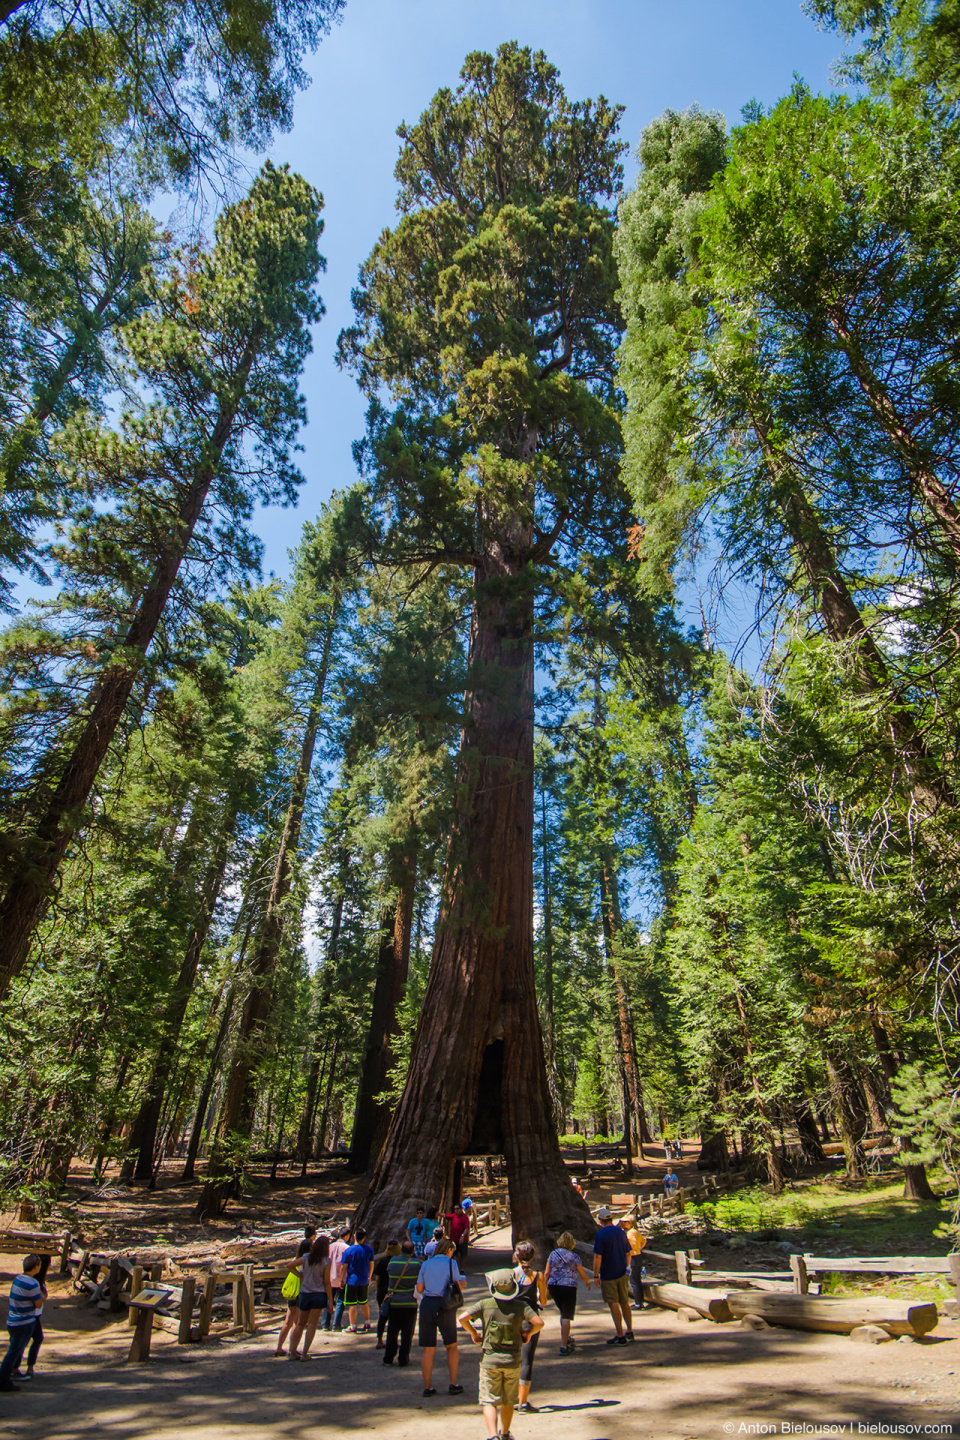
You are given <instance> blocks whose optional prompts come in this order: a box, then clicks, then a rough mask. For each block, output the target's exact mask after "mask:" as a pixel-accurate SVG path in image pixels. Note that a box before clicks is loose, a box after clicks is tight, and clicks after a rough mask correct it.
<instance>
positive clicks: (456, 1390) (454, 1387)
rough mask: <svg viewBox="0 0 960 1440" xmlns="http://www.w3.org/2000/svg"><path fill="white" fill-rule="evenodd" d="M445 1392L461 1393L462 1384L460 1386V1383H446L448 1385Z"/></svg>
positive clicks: (450, 1393)
mask: <svg viewBox="0 0 960 1440" xmlns="http://www.w3.org/2000/svg"><path fill="white" fill-rule="evenodd" d="M447 1394H448V1395H462V1394H463V1386H462V1385H448V1386H447Z"/></svg>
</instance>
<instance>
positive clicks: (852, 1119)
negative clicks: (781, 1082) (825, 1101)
mask: <svg viewBox="0 0 960 1440" xmlns="http://www.w3.org/2000/svg"><path fill="white" fill-rule="evenodd" d="M823 1058H824V1063H825V1064H826V1067H827V1077H828V1079H829V1081H830V1095H831V1098H832V1100H833V1113H834V1116H835V1118H836V1121H837V1129H838V1131H839V1132H840V1143H841V1144H842V1145H843V1153H844V1156H845V1158H846V1162H847V1174H848V1175H850V1176H851V1177H857V1178H859V1177H862V1176H863V1175H865V1174H866V1173H867V1167H866V1164H865V1161H864V1151H863V1137H864V1135H865V1134H866V1131H867V1113H866V1106H865V1104H864V1101H863V1097H862V1095H861V1093H860V1087H859V1085H858V1084H857V1080H856V1076H855V1075H854V1073H853V1070H852V1069H851V1067H850V1064H849V1062H848V1060H847V1058H846V1056H845V1055H844V1054H843V1053H842V1052H841V1051H840V1049H839V1048H838V1047H836V1046H835V1045H825V1046H824V1051H823Z"/></svg>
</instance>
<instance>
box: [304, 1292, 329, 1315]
mask: <svg viewBox="0 0 960 1440" xmlns="http://www.w3.org/2000/svg"><path fill="white" fill-rule="evenodd" d="M297 1305H298V1307H299V1309H300V1310H301V1311H302V1312H303V1313H304V1314H306V1312H307V1311H308V1310H326V1308H327V1297H326V1293H325V1292H324V1291H323V1290H301V1291H300V1294H299V1295H298V1296H297Z"/></svg>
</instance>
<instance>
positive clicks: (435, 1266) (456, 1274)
mask: <svg viewBox="0 0 960 1440" xmlns="http://www.w3.org/2000/svg"><path fill="white" fill-rule="evenodd" d="M450 1280H455V1281H456V1282H457V1284H458V1285H461V1284H462V1283H463V1276H462V1275H461V1274H460V1268H459V1266H458V1265H457V1262H456V1260H454V1258H453V1256H452V1255H431V1256H430V1259H429V1260H424V1262H423V1264H422V1265H421V1266H420V1274H419V1275H418V1276H417V1283H418V1284H420V1285H422V1286H423V1293H424V1295H430V1296H432V1297H434V1298H436V1296H438V1295H442V1294H443V1292H444V1290H445V1289H446V1288H447V1283H448V1281H450Z"/></svg>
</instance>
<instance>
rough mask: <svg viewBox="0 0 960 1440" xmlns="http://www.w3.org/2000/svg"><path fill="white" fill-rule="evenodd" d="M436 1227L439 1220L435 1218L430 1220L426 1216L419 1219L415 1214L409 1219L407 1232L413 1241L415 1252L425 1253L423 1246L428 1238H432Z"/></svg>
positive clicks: (418, 1253)
mask: <svg viewBox="0 0 960 1440" xmlns="http://www.w3.org/2000/svg"><path fill="white" fill-rule="evenodd" d="M436 1228H437V1222H436V1221H435V1220H428V1219H427V1218H426V1216H424V1217H423V1219H422V1220H418V1219H417V1217H416V1216H414V1217H413V1219H412V1220H408V1221H407V1233H408V1234H409V1236H410V1239H411V1240H412V1241H413V1249H414V1253H415V1254H417V1255H422V1254H423V1247H424V1245H425V1244H426V1243H427V1241H428V1240H430V1239H432V1237H433V1232H434V1230H435V1229H436Z"/></svg>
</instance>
